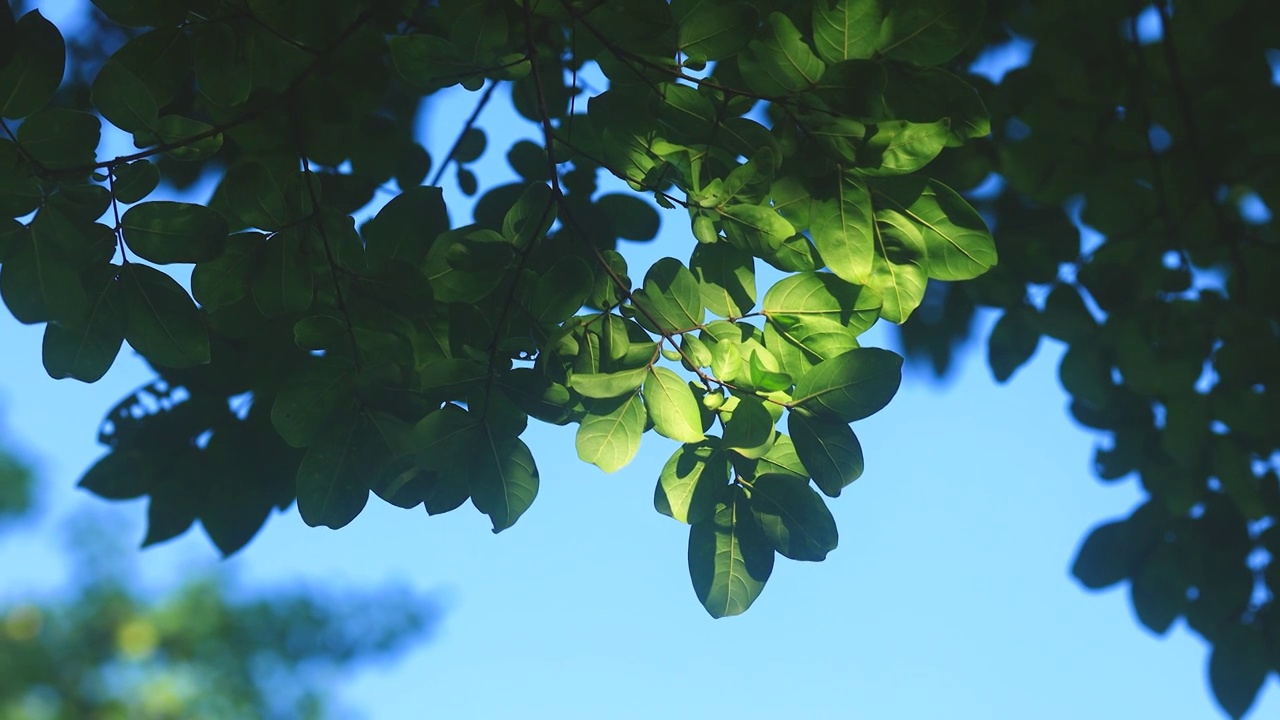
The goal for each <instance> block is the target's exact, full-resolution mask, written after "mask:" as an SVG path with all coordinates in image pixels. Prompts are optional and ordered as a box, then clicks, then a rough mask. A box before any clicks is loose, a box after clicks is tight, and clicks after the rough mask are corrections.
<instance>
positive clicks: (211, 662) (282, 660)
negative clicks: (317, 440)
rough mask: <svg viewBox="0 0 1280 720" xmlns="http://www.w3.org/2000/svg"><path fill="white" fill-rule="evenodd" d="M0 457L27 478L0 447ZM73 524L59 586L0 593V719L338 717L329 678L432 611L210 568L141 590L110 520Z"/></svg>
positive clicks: (426, 623) (399, 594)
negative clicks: (241, 585)
mask: <svg viewBox="0 0 1280 720" xmlns="http://www.w3.org/2000/svg"><path fill="white" fill-rule="evenodd" d="M0 464H3V465H4V466H5V467H12V468H14V472H15V474H17V473H18V472H19V471H21V473H25V475H24V477H30V472H29V471H28V470H27V469H26V468H25V466H24V465H22V463H20V462H19V461H17V460H16V459H14V458H13V457H12V456H11V455H9V454H8V453H6V452H4V451H3V450H0ZM74 526H75V527H74V529H73V531H72V532H71V533H70V536H69V537H70V542H69V551H70V555H71V558H72V561H73V572H72V573H70V576H71V578H72V583H73V587H71V588H68V589H67V590H65V591H62V592H59V593H58V594H57V595H55V596H51V597H48V598H44V599H39V600H28V601H21V602H10V603H9V604H8V605H7V606H0V718H3V719H4V720H230V719H231V718H237V719H238V718H263V719H273V718H278V719H279V720H320V719H322V718H338V717H350V714H349V713H348V712H347V709H346V708H344V707H342V706H341V704H339V703H337V702H336V701H335V697H334V690H335V688H337V687H339V686H340V683H339V680H340V679H341V678H343V677H344V676H346V675H347V674H349V673H350V672H351V671H352V670H354V669H357V668H359V667H360V666H361V665H363V664H366V663H369V662H375V661H388V660H391V659H393V658H394V657H395V656H396V655H398V654H399V653H401V652H403V651H404V650H406V649H408V648H409V647H410V646H412V645H413V644H415V643H417V642H419V641H421V640H422V639H423V638H424V637H425V636H426V635H427V634H429V632H430V630H431V629H432V628H433V627H434V625H435V623H436V621H437V619H438V611H437V609H436V608H435V606H434V604H433V603H432V602H431V601H429V600H428V599H425V598H423V597H420V596H414V595H413V594H411V593H408V592H404V591H402V590H398V589H394V588H386V589H380V590H375V591H368V592H364V593H352V592H345V593H338V592H335V591H333V590H325V591H322V592H311V591H304V590H291V591H275V592H267V593H263V592H260V591H259V592H254V593H252V594H249V593H245V592H243V591H237V590H233V589H232V587H231V585H230V584H229V583H228V582H227V580H226V578H225V577H224V576H222V575H215V574H204V575H197V576H192V577H188V578H186V579H184V580H183V581H182V582H181V584H179V585H178V586H177V587H176V588H175V589H173V590H172V591H170V592H168V593H167V594H165V595H163V596H162V597H153V595H152V594H143V593H140V592H139V591H138V590H137V586H138V581H137V578H136V577H134V575H133V572H132V562H131V560H130V559H129V557H130V555H129V553H130V550H129V549H128V548H123V547H120V546H119V545H118V538H119V537H120V536H121V535H122V534H123V533H120V532H119V531H118V529H116V528H114V527H110V526H108V525H103V524H101V522H100V521H99V520H98V519H96V518H94V517H76V518H74ZM4 539H5V537H4V536H0V541H2V540H4ZM10 596H12V591H10Z"/></svg>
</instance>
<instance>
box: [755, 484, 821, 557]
mask: <svg viewBox="0 0 1280 720" xmlns="http://www.w3.org/2000/svg"><path fill="white" fill-rule="evenodd" d="M751 511H752V512H753V513H754V514H755V517H756V522H758V523H760V528H761V529H762V530H763V531H764V535H765V537H766V538H768V540H769V542H770V544H772V545H773V549H774V550H777V551H778V552H779V553H781V554H782V555H783V556H784V557H789V558H791V559H792V560H810V561H820V560H825V559H826V557H827V553H829V552H831V551H832V550H835V549H836V544H837V541H838V538H839V535H838V532H837V530H836V521H835V518H833V517H832V516H831V511H830V510H828V509H827V504H826V503H825V502H823V500H822V496H821V495H819V494H818V493H816V492H814V490H813V488H811V487H809V483H808V481H806V480H803V479H800V478H795V477H791V476H788V475H759V476H757V477H756V478H755V480H753V481H752V482H751Z"/></svg>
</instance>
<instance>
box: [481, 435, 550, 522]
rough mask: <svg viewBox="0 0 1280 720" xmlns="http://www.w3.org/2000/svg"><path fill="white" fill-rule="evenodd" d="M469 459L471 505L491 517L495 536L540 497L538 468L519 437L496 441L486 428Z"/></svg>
mask: <svg viewBox="0 0 1280 720" xmlns="http://www.w3.org/2000/svg"><path fill="white" fill-rule="evenodd" d="M467 458H468V464H467V471H468V472H467V474H468V477H469V484H470V487H471V502H472V503H474V504H475V506H476V509H477V510H479V511H480V512H482V513H484V514H485V515H488V516H489V519H490V520H491V521H492V522H493V531H494V532H495V533H498V532H501V531H503V530H505V529H507V528H509V527H511V526H512V525H514V524H515V522H516V520H518V519H519V518H520V516H521V515H523V514H524V512H525V511H526V510H528V509H529V506H530V505H532V504H533V500H534V498H535V497H537V495H538V468H537V466H536V465H535V464H534V462H533V454H532V453H530V452H529V447H528V446H527V445H525V444H524V443H523V442H522V441H521V440H520V439H519V438H507V439H497V438H495V437H494V436H493V434H492V433H490V432H489V431H488V429H487V428H486V429H484V430H482V431H481V433H480V442H479V443H478V446H477V447H476V448H475V452H471V453H468V454H467Z"/></svg>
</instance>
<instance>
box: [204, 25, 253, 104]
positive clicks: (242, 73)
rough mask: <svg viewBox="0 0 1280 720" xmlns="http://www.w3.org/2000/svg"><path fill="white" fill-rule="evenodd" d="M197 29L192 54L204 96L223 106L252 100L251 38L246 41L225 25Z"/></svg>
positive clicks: (205, 26)
mask: <svg viewBox="0 0 1280 720" xmlns="http://www.w3.org/2000/svg"><path fill="white" fill-rule="evenodd" d="M195 30H196V32H195V44H194V47H193V48H192V53H193V56H194V58H193V64H194V68H195V73H196V86H197V87H198V88H199V90H200V94H201V95H203V96H204V97H205V98H207V99H208V100H209V101H210V102H212V103H213V104H214V105H220V106H222V107H232V106H234V105H239V104H240V103H243V102H244V101H246V100H248V99H249V92H250V91H251V90H252V89H253V66H252V64H251V63H252V57H253V54H252V53H251V52H248V48H246V47H245V45H246V44H247V40H248V38H247V36H246V37H245V38H244V39H243V40H242V39H241V38H240V37H239V36H237V34H236V32H235V30H234V29H232V27H231V26H230V25H228V24H225V23H201V24H199V25H197V26H196V27H195Z"/></svg>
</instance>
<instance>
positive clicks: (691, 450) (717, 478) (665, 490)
mask: <svg viewBox="0 0 1280 720" xmlns="http://www.w3.org/2000/svg"><path fill="white" fill-rule="evenodd" d="M728 479H729V461H728V458H726V457H725V455H724V453H722V452H720V446H719V443H718V442H717V441H716V439H715V438H707V439H705V440H702V441H701V442H698V443H688V444H685V445H682V446H680V448H679V449H678V450H676V451H675V453H674V454H673V455H672V456H671V459H669V460H667V463H666V465H664V466H663V467H662V473H661V474H660V475H658V485H657V487H655V488H654V491H653V506H654V508H655V509H657V511H658V512H660V513H662V514H663V515H667V516H669V517H672V518H675V519H676V520H679V521H680V522H682V523H689V524H693V523H696V522H700V521H702V520H703V519H704V518H706V517H707V516H708V515H710V514H711V513H712V512H714V510H715V503H716V500H717V499H719V498H720V496H721V494H722V490H723V489H724V486H725V485H726V483H727V482H728Z"/></svg>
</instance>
